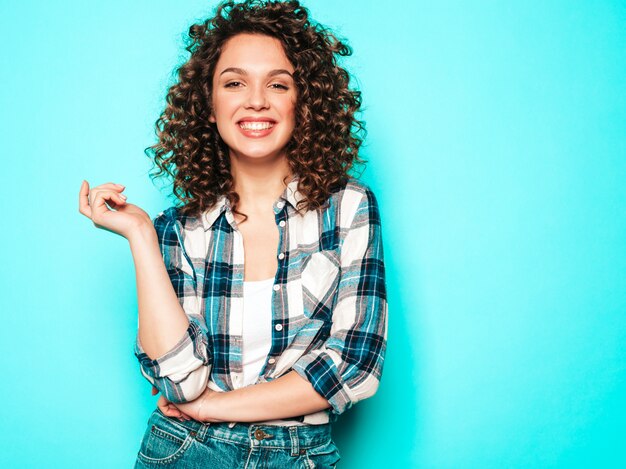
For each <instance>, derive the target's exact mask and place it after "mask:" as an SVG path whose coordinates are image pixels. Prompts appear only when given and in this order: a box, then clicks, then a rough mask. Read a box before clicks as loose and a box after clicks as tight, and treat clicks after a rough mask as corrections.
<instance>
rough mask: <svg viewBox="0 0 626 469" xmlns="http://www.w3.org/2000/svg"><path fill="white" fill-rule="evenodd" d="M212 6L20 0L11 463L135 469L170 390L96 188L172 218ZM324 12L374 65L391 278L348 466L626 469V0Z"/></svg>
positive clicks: (355, 7)
mask: <svg viewBox="0 0 626 469" xmlns="http://www.w3.org/2000/svg"><path fill="white" fill-rule="evenodd" d="M214 5H215V2H207V1H191V0H188V1H179V2H168V1H163V0H161V1H154V0H151V1H136V2H122V1H119V0H111V1H107V2H79V1H63V0H59V1H55V2H43V1H40V2H35V1H23V2H11V3H9V2H2V5H1V6H0V12H1V14H0V34H1V39H2V40H1V41H0V51H1V54H0V61H1V64H2V83H3V85H2V87H0V100H1V107H2V111H3V112H2V117H1V118H0V119H1V124H2V125H1V130H0V131H1V133H2V144H3V145H2V146H3V148H2V161H3V166H4V171H5V173H4V174H5V177H4V179H3V184H2V193H3V196H2V197H1V199H0V209H1V210H2V215H3V223H2V226H3V230H2V233H3V243H2V257H3V262H2V264H1V267H0V269H1V270H0V271H1V275H2V277H1V280H2V295H1V296H0V310H1V311H2V326H1V327H0V344H1V347H2V353H1V357H2V367H1V369H2V374H3V383H2V386H1V387H0V396H1V398H2V415H1V417H0V432H1V436H2V448H3V449H2V451H0V466H2V467H38V468H39V467H55V468H56V467H63V468H69V467H90V468H93V467H103V468H104V467H106V468H108V467H130V466H131V465H132V462H133V461H134V457H135V453H136V451H137V449H138V445H139V441H140V439H141V437H142V434H143V431H144V428H145V423H146V420H147V418H148V415H149V413H150V412H151V410H152V409H153V408H154V406H155V402H156V398H155V397H152V396H151V395H150V386H149V384H148V383H147V381H145V380H144V379H143V378H142V377H141V376H140V374H139V368H138V365H137V363H136V359H135V357H134V356H133V354H132V344H133V341H134V338H135V331H136V325H137V324H136V306H137V305H136V292H135V283H134V282H135V278H134V268H133V263H132V258H131V256H130V250H129V248H128V243H127V242H126V240H124V239H123V238H121V237H119V236H117V235H114V234H113V233H110V232H107V231H103V230H97V229H96V228H94V226H93V225H92V224H91V222H90V221H89V220H87V219H86V218H85V217H84V216H82V215H80V214H79V213H78V202H77V200H78V191H79V187H80V183H81V180H82V179H87V180H88V181H89V182H90V184H92V185H98V184H102V183H104V182H108V181H113V182H119V183H123V184H125V185H126V187H127V189H126V192H125V193H126V194H127V196H128V198H129V199H128V200H129V202H132V203H136V204H138V205H140V206H142V207H143V208H144V209H145V210H147V211H148V212H149V213H150V214H152V215H155V214H156V213H158V212H159V211H160V210H162V209H163V208H165V207H167V206H169V205H171V201H170V200H168V199H167V197H166V195H167V191H166V190H165V189H162V191H159V186H158V185H157V186H155V185H153V184H152V183H151V181H150V179H149V177H148V172H149V170H150V162H149V160H148V158H147V157H146V156H145V155H144V154H143V149H144V148H145V147H146V146H148V145H150V144H151V143H153V142H154V133H153V124H154V121H155V120H156V118H157V117H158V115H159V113H160V111H161V109H162V107H163V104H164V96H165V91H166V89H167V86H168V84H170V83H171V82H172V79H173V76H172V73H171V72H172V71H173V69H174V67H175V65H176V64H177V63H179V62H180V61H182V60H184V59H185V58H186V57H187V55H186V52H185V51H184V50H183V43H182V37H183V34H184V33H185V32H186V30H187V28H188V27H189V25H190V24H191V23H192V22H193V21H195V20H198V19H201V18H203V17H205V16H206V15H208V14H210V13H211V12H212V8H213V6H214ZM306 5H307V6H308V7H309V8H310V10H311V12H312V15H313V18H315V19H317V20H318V21H321V22H322V23H324V24H327V25H328V26H330V27H331V28H333V29H334V30H335V31H337V33H338V34H340V35H342V36H343V37H346V38H347V39H348V41H349V44H350V45H351V46H352V47H353V48H354V50H355V54H354V55H353V56H352V57H350V58H348V59H346V60H345V61H344V63H345V65H346V66H347V67H349V69H350V70H351V72H352V73H353V74H354V76H355V77H356V82H355V86H358V87H359V88H360V89H361V90H362V91H363V98H364V114H363V117H364V118H365V119H366V121H367V125H368V130H369V134H368V137H367V142H366V146H365V147H364V149H363V154H364V155H365V157H367V158H368V159H369V160H370V163H369V165H368V168H367V170H366V171H365V173H364V175H363V178H364V180H365V181H366V182H368V183H369V184H370V185H371V186H372V187H373V189H374V191H375V192H376V193H377V195H378V198H379V202H380V205H381V210H382V217H383V225H384V226H383V235H384V241H385V255H386V264H387V271H388V287H389V314H390V316H389V343H388V351H387V360H386V363H385V369H384V373H383V379H382V383H381V386H380V388H379V391H378V393H377V394H376V395H375V396H374V397H372V398H371V399H368V400H366V401H363V402H361V403H359V404H357V405H356V406H355V407H354V408H353V409H352V410H350V411H348V413H346V414H344V416H343V418H342V419H341V420H340V422H339V423H338V424H337V425H336V426H335V428H334V434H335V437H336V441H337V443H338V445H339V448H340V452H341V454H342V463H341V466H342V467H345V468H364V467H367V468H370V467H371V468H374V467H382V466H383V465H387V466H388V467H427V468H492V467H493V468H500V467H522V468H525V467H537V468H548V467H550V468H572V467H626V449H624V448H625V446H624V444H623V440H624V434H625V431H626V217H625V215H626V210H625V207H626V184H624V182H625V176H626V78H625V77H626V28H625V27H624V25H625V24H626V5H625V4H624V2H621V1H597V2H582V1H550V2H539V1H525V2H517V3H505V2H495V1H471V2H432V3H431V2H425V1H399V2H393V3H389V2H379V1H373V0H372V1H358V2H357V1H342V2H333V1H331V0H315V1H309V2H307V3H306ZM390 458H392V461H391V462H390Z"/></svg>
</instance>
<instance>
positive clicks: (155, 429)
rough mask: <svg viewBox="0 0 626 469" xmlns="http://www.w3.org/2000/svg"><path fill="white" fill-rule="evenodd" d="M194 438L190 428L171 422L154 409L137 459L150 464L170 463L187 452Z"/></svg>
mask: <svg viewBox="0 0 626 469" xmlns="http://www.w3.org/2000/svg"><path fill="white" fill-rule="evenodd" d="M193 440H194V438H193V436H192V435H191V432H190V431H189V430H187V429H186V428H184V427H182V426H180V425H176V424H175V423H173V422H171V421H170V420H169V419H168V418H167V417H165V416H164V415H163V414H162V413H161V412H159V411H158V410H157V411H154V412H153V414H152V416H151V417H150V420H148V428H147V429H146V432H145V434H144V437H143V440H142V441H141V447H140V449H139V453H138V454H137V459H139V461H141V462H142V463H144V464H148V465H150V464H154V465H164V464H170V463H172V462H174V461H176V460H177V459H179V458H181V457H182V456H183V455H184V454H185V452H186V451H187V450H188V449H189V447H190V446H191V444H192V443H193Z"/></svg>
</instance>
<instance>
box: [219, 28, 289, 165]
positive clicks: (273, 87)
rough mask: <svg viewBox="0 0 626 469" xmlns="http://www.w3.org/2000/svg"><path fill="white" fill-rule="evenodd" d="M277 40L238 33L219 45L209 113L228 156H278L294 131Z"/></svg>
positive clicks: (286, 69)
mask: <svg viewBox="0 0 626 469" xmlns="http://www.w3.org/2000/svg"><path fill="white" fill-rule="evenodd" d="M293 72H294V67H293V66H292V65H291V63H290V62H289V60H288V59H287V56H286V55H285V52H284V50H283V47H282V45H281V43H280V41H279V40H278V39H276V38H273V37H270V36H264V35H258V34H239V35H237V36H233V37H232V38H230V39H229V40H228V41H226V43H225V44H224V47H223V48H222V53H221V55H220V58H219V60H218V62H217V64H216V67H215V74H214V76H213V96H212V101H213V102H212V104H213V106H212V108H213V113H212V115H211V117H210V118H209V120H210V121H211V122H214V123H216V124H217V129H218V132H219V133H220V136H221V137H222V139H223V140H224V142H226V144H227V145H228V147H229V148H230V153H231V158H232V157H235V158H241V159H257V160H260V159H263V160H271V159H276V158H282V157H284V156H285V155H284V147H285V145H286V144H287V142H288V141H289V139H290V138H291V135H292V133H293V129H294V127H295V105H296V88H295V82H294V80H293Z"/></svg>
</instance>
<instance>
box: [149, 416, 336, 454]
mask: <svg viewBox="0 0 626 469" xmlns="http://www.w3.org/2000/svg"><path fill="white" fill-rule="evenodd" d="M156 422H161V423H162V424H166V425H167V426H168V428H169V430H170V431H174V432H176V431H177V430H178V432H179V436H180V437H181V438H183V439H184V438H185V437H186V436H188V434H191V435H192V436H193V437H194V438H195V439H196V440H198V441H200V442H203V441H206V440H207V439H208V438H215V439H218V440H224V441H228V442H230V443H235V444H239V445H243V446H246V447H271V448H277V449H291V454H293V455H296V454H298V453H300V451H301V450H304V449H307V448H311V447H314V446H318V445H321V444H324V443H327V442H328V441H329V440H331V436H332V435H331V424H330V423H324V424H321V425H263V424H256V423H254V422H240V423H239V422H238V423H236V424H235V425H234V426H232V428H231V427H230V426H229V424H228V422H198V421H196V420H183V421H180V420H178V419H176V418H172V417H167V416H165V415H164V414H163V413H162V412H161V410H160V409H158V408H157V409H155V411H154V412H153V413H152V416H151V417H150V420H149V423H150V424H152V423H156Z"/></svg>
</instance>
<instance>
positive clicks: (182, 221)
mask: <svg viewBox="0 0 626 469" xmlns="http://www.w3.org/2000/svg"><path fill="white" fill-rule="evenodd" d="M152 224H153V225H154V228H155V229H156V230H157V232H165V231H172V230H174V229H175V228H176V227H178V228H179V229H180V231H181V233H182V232H185V231H190V230H194V229H195V228H197V227H198V225H201V220H200V219H199V218H198V217H194V216H190V215H185V214H183V213H182V212H181V211H180V208H179V207H178V206H176V205H172V206H171V207H168V208H166V209H165V210H163V211H162V212H159V213H158V214H157V215H156V216H155V217H153V218H152Z"/></svg>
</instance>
